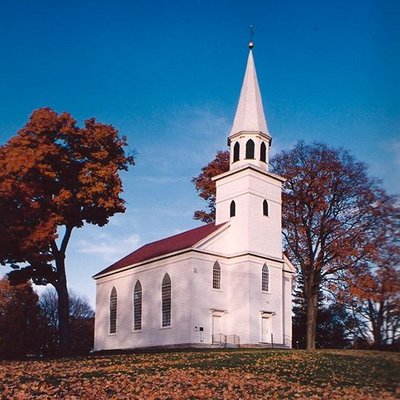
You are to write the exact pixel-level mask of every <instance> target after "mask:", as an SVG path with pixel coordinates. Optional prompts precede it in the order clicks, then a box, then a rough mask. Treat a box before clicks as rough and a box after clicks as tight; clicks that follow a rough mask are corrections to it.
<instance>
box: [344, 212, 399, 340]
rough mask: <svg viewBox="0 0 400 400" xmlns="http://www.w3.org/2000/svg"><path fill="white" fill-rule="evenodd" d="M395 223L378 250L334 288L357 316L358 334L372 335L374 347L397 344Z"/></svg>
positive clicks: (364, 337)
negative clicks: (337, 287)
mask: <svg viewBox="0 0 400 400" xmlns="http://www.w3.org/2000/svg"><path fill="white" fill-rule="evenodd" d="M397 222H398V219H397ZM396 225H397V227H396ZM394 227H395V229H393V230H392V231H389V232H390V234H389V235H388V237H387V240H386V243H384V244H383V245H381V246H380V248H379V251H378V252H377V254H373V255H372V257H369V259H367V260H363V261H362V262H361V265H359V266H358V268H352V269H350V270H349V271H348V273H347V275H346V280H345V281H344V284H343V285H342V286H341V287H339V288H340V290H339V291H338V292H337V298H338V299H339V300H340V301H342V302H343V304H345V305H346V306H347V307H348V308H349V309H350V310H351V311H352V312H353V314H354V315H355V316H356V317H357V320H358V321H359V336H360V337H361V338H362V339H364V340H365V341H370V339H371V338H372V339H373V344H374V346H376V347H381V346H388V345H396V344H397V346H398V345H399V344H400V270H399V266H400V243H399V239H398V238H399V229H398V228H399V226H398V223H397V224H396V223H395V224H394Z"/></svg>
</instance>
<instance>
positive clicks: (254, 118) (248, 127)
mask: <svg viewBox="0 0 400 400" xmlns="http://www.w3.org/2000/svg"><path fill="white" fill-rule="evenodd" d="M253 46H254V44H253V41H252V40H251V41H250V43H249V48H250V52H249V57H248V59H247V67H246V72H245V75H244V80H243V85H242V90H241V92H240V98H239V104H238V107H237V109H236V114H235V119H234V121H233V126H232V130H231V133H230V135H229V136H232V135H234V134H235V133H239V132H257V133H258V132H261V133H264V134H266V135H267V136H269V132H268V128H267V122H266V120H265V115H264V108H263V105H262V99H261V93H260V88H259V86H258V81H257V73H256V68H255V65H254V58H253V50H252V49H253Z"/></svg>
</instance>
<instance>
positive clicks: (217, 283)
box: [213, 262, 221, 289]
mask: <svg viewBox="0 0 400 400" xmlns="http://www.w3.org/2000/svg"><path fill="white" fill-rule="evenodd" d="M213 289H221V267H220V266H219V264H218V262H216V263H215V264H214V267H213Z"/></svg>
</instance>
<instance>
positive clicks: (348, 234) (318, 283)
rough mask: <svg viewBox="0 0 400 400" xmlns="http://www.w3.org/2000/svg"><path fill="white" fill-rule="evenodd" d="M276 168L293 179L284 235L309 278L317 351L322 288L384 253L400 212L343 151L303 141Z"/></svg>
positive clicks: (310, 323)
mask: <svg viewBox="0 0 400 400" xmlns="http://www.w3.org/2000/svg"><path fill="white" fill-rule="evenodd" d="M272 166H273V171H274V172H275V173H278V174H279V175H282V176H284V177H285V178H286V179H287V181H286V183H285V186H284V190H283V218H282V225H283V235H284V238H285V244H286V249H287V251H288V253H289V257H290V259H291V260H292V262H293V263H294V264H295V265H296V266H297V268H298V269H299V270H300V271H301V273H302V276H303V280H304V291H303V292H304V298H305V300H306V308H307V349H314V348H315V333H316V323H317V309H318V307H317V300H318V294H319V292H320V290H321V287H322V286H323V285H328V284H334V280H336V279H340V277H341V274H343V273H344V271H347V270H349V269H352V268H354V267H355V266H357V264H358V263H359V262H360V260H363V259H365V258H367V257H371V255H374V254H378V253H379V251H380V247H381V246H382V245H383V244H384V243H386V239H387V228H388V227H389V226H390V225H391V224H392V221H393V215H395V206H394V201H393V199H392V198H390V197H389V196H387V195H386V194H385V192H384V190H383V189H382V188H381V186H380V184H379V182H378V181H377V180H374V179H371V178H369V177H368V175H367V172H366V166H365V164H363V163H361V162H358V161H356V160H355V159H354V158H353V157H352V156H351V155H350V154H349V153H348V152H347V151H345V150H342V149H332V148H329V147H328V146H326V145H324V144H320V143H315V144H312V145H306V144H304V143H303V142H299V143H298V144H297V145H296V146H295V147H294V149H293V150H291V151H283V152H282V153H280V154H278V155H277V156H276V157H274V159H273V161H272Z"/></svg>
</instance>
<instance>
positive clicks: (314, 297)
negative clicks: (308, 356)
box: [306, 291, 318, 350]
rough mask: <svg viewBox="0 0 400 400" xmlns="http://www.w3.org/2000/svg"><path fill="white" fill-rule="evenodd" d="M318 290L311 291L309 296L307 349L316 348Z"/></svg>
mask: <svg viewBox="0 0 400 400" xmlns="http://www.w3.org/2000/svg"><path fill="white" fill-rule="evenodd" d="M317 312H318V292H316V293H314V291H311V293H310V295H309V296H307V347H306V348H307V350H315V335H316V331H317Z"/></svg>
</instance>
